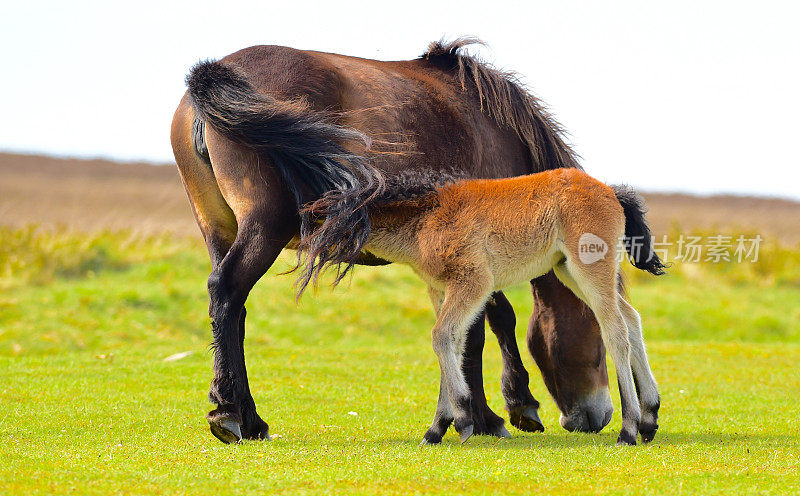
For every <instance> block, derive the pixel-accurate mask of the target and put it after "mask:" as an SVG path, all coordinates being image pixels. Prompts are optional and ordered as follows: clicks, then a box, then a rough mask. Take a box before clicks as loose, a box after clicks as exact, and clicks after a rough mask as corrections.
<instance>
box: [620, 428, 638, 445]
mask: <svg viewBox="0 0 800 496" xmlns="http://www.w3.org/2000/svg"><path fill="white" fill-rule="evenodd" d="M617 446H636V434H631V433H630V432H626V431H622V432H620V433H619V438H618V439H617Z"/></svg>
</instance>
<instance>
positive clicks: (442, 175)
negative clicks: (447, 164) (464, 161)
mask: <svg viewBox="0 0 800 496" xmlns="http://www.w3.org/2000/svg"><path fill="white" fill-rule="evenodd" d="M468 178H469V175H468V174H467V173H466V172H464V171H458V170H447V171H442V170H433V169H410V170H404V171H400V172H398V173H397V174H392V175H390V176H386V177H385V184H386V187H385V189H383V190H382V191H380V192H379V193H377V194H376V195H375V197H374V198H373V200H371V201H370V204H371V205H374V206H381V205H387V204H390V203H401V202H407V201H416V200H419V199H421V198H423V197H425V196H427V195H429V194H431V193H434V192H435V191H436V190H437V189H439V188H441V187H442V186H446V185H448V184H452V183H455V182H457V181H460V180H463V179H468Z"/></svg>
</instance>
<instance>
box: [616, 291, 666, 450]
mask: <svg viewBox="0 0 800 496" xmlns="http://www.w3.org/2000/svg"><path fill="white" fill-rule="evenodd" d="M619 308H620V310H621V311H622V316H623V317H624V319H625V324H626V325H627V326H628V338H629V340H630V343H631V368H632V369H633V378H634V380H635V383H636V391H637V392H638V393H639V405H640V406H641V409H642V421H641V423H640V424H639V433H640V434H641V435H642V442H644V443H649V442H650V441H652V440H653V438H654V437H655V435H656V431H657V430H658V409H659V407H660V406H661V397H660V395H659V394H658V385H657V384H656V379H655V377H653V371H652V370H651V369H650V363H649V362H648V360H647V352H646V350H645V346H644V336H643V335H642V319H641V317H640V316H639V312H637V311H636V310H635V309H634V308H633V307H632V306H631V305H630V303H628V302H627V301H625V299H624V298H623V297H622V295H620V297H619Z"/></svg>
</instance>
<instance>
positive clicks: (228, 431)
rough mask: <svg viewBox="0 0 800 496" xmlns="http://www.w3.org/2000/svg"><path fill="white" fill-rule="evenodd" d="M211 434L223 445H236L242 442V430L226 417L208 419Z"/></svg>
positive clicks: (237, 424)
mask: <svg viewBox="0 0 800 496" xmlns="http://www.w3.org/2000/svg"><path fill="white" fill-rule="evenodd" d="M208 424H209V426H210V427H211V434H214V437H216V438H217V439H219V440H220V441H222V442H223V443H225V444H238V443H240V442H242V429H241V427H240V426H239V423H238V422H236V421H235V420H233V419H231V418H228V417H217V418H214V419H208Z"/></svg>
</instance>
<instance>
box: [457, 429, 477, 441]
mask: <svg viewBox="0 0 800 496" xmlns="http://www.w3.org/2000/svg"><path fill="white" fill-rule="evenodd" d="M474 430H475V427H474V426H473V425H472V424H469V425H468V426H466V427H464V428H463V429H461V431H460V432H459V433H458V437H459V438H460V439H461V444H464V443H466V442H467V439H469V438H471V437H472V432H473V431H474Z"/></svg>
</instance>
